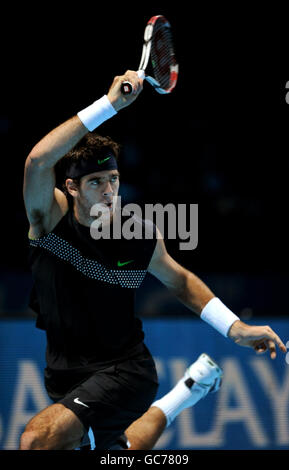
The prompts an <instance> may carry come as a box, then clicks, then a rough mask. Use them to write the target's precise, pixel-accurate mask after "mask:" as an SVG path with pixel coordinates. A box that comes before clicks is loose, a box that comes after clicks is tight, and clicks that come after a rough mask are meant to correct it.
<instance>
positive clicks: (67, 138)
mask: <svg viewBox="0 0 289 470" xmlns="http://www.w3.org/2000/svg"><path fill="white" fill-rule="evenodd" d="M125 80H129V81H130V82H131V83H132V84H133V93H132V94H131V95H126V96H124V95H122V93H121V91H120V88H121V84H122V82H123V81H125ZM141 90H142V80H141V79H140V78H139V77H138V75H137V73H136V72H133V71H127V72H126V73H125V74H124V75H122V76H117V77H115V78H114V80H113V83H112V85H111V87H110V89H109V91H108V93H107V95H105V96H104V97H102V98H101V99H100V100H98V101H96V102H95V103H93V104H92V105H91V106H89V107H88V108H85V109H84V110H82V111H81V112H80V113H78V115H75V116H73V117H72V118H71V119H68V120H67V121H66V122H64V123H63V124H61V125H59V126H58V127H56V128H55V129H53V130H52V131H51V132H49V133H48V134H47V135H46V136H45V137H43V139H41V140H40V141H39V142H38V143H37V144H36V145H35V147H33V149H32V150H31V152H30V154H29V155H28V157H27V159H26V162H25V168H24V185H23V193H24V203H25V208H26V213H27V217H28V220H29V223H30V230H29V236H30V237H31V238H38V237H40V236H42V235H44V234H46V233H49V232H50V231H51V230H53V228H54V227H55V225H56V224H57V223H58V222H59V220H60V219H61V218H62V217H63V215H64V214H65V212H66V211H67V209H68V203H67V199H66V196H65V195H64V193H62V191H60V190H59V189H57V188H55V171H54V167H55V165H56V163H57V162H58V161H59V160H60V159H61V158H62V157H63V156H64V155H65V154H66V153H68V152H69V151H70V150H71V149H72V148H73V147H74V146H75V145H76V144H77V143H78V142H79V141H80V140H81V139H82V138H83V137H84V136H85V134H87V133H88V132H89V131H92V130H94V129H95V128H96V127H98V126H99V125H100V124H101V123H102V122H104V121H105V120H106V119H109V118H110V117H112V116H113V115H114V114H116V113H117V112H118V111H119V110H120V109H122V108H124V107H126V106H128V105H129V104H131V103H132V102H133V101H134V100H135V99H136V98H137V96H138V95H139V93H140V92H141Z"/></svg>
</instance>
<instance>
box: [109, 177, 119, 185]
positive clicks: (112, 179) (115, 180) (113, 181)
mask: <svg viewBox="0 0 289 470" xmlns="http://www.w3.org/2000/svg"><path fill="white" fill-rule="evenodd" d="M110 181H111V182H112V183H116V182H117V181H118V176H117V175H115V176H112V178H111V180H110Z"/></svg>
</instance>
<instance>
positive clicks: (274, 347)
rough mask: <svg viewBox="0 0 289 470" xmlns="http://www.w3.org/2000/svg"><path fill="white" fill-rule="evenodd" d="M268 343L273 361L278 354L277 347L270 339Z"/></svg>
mask: <svg viewBox="0 0 289 470" xmlns="http://www.w3.org/2000/svg"><path fill="white" fill-rule="evenodd" d="M266 343H267V346H268V349H269V353H270V357H271V359H275V358H276V355H277V353H276V345H275V343H274V341H272V340H270V339H269V340H268V341H266Z"/></svg>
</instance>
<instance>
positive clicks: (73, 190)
mask: <svg viewBox="0 0 289 470" xmlns="http://www.w3.org/2000/svg"><path fill="white" fill-rule="evenodd" d="M65 186H66V189H67V191H68V192H69V194H70V195H71V196H72V197H76V196H77V195H78V192H79V188H78V185H77V184H76V183H75V182H74V181H73V180H72V179H70V178H68V179H67V180H65Z"/></svg>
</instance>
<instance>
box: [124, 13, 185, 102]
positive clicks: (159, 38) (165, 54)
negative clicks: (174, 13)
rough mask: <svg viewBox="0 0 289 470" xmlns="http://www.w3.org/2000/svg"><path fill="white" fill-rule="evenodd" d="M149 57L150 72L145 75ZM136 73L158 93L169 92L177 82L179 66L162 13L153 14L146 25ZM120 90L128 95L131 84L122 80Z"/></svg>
mask: <svg viewBox="0 0 289 470" xmlns="http://www.w3.org/2000/svg"><path fill="white" fill-rule="evenodd" d="M150 58H151V60H150V65H151V69H152V74H151V75H147V74H146V73H145V70H146V68H147V66H148V64H149V59H150ZM137 73H138V76H139V78H142V79H145V80H146V81H147V82H148V83H150V84H151V85H152V86H153V87H154V89H155V90H156V91H157V92H158V93H162V94H166V93H171V91H172V90H173V89H174V88H175V86H176V84H177V79H178V73H179V66H178V64H177V62H176V57H175V52H174V47H173V41H172V32H171V25H170V23H169V22H168V20H167V19H166V18H165V17H164V16H162V15H157V16H153V17H152V18H151V19H150V20H149V21H148V23H147V25H146V28H145V31H144V44H143V49H142V56H141V61H140V64H139V68H138V72H137ZM121 92H122V93H123V94H124V95H129V94H130V93H131V92H132V84H131V83H130V82H128V81H125V82H123V83H122V85H121Z"/></svg>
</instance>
